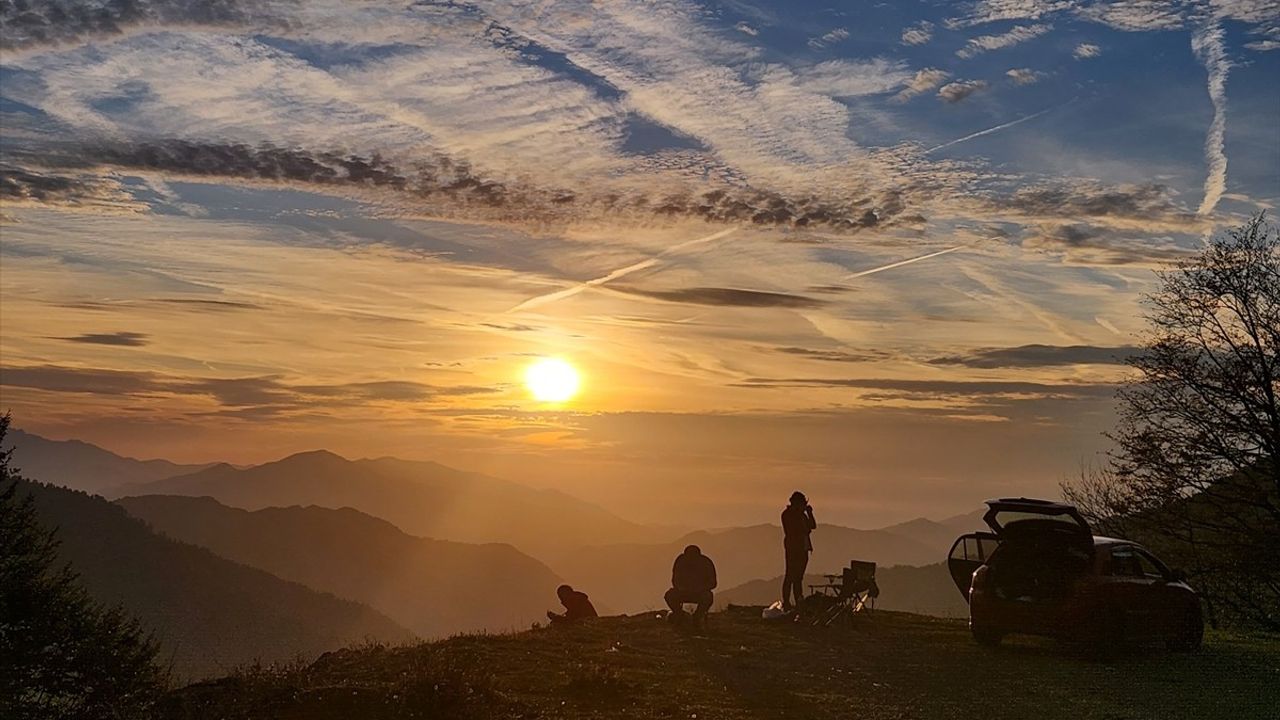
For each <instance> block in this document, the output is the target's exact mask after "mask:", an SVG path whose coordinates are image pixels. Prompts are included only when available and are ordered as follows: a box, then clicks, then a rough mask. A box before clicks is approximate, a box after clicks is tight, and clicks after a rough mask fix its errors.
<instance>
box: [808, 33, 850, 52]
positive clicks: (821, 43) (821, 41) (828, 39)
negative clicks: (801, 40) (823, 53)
mask: <svg viewBox="0 0 1280 720" xmlns="http://www.w3.org/2000/svg"><path fill="white" fill-rule="evenodd" d="M847 39H849V31H848V30H845V29H844V28H836V29H834V30H831V31H829V32H826V33H823V34H822V35H820V36H818V37H814V38H809V47H811V48H813V49H814V50H821V49H823V48H825V47H827V46H829V45H835V44H836V43H838V42H840V41H842V40H847Z"/></svg>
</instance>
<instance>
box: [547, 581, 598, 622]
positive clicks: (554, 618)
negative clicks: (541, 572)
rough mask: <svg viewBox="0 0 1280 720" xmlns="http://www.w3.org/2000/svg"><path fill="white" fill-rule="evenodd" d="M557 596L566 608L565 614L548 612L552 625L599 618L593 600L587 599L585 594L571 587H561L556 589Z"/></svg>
mask: <svg viewBox="0 0 1280 720" xmlns="http://www.w3.org/2000/svg"><path fill="white" fill-rule="evenodd" d="M556 596H557V597H559V598H560V604H561V605H563V606H564V612H563V613H557V612H552V611H550V610H548V611H547V619H548V620H550V621H551V622H552V623H565V622H574V621H577V620H582V619H585V618H593V617H599V616H598V615H597V614H596V607H595V606H594V605H592V604H591V598H589V597H587V594H586V593H584V592H579V591H577V590H574V589H573V588H571V587H569V586H568V585H561V586H560V587H558V588H556Z"/></svg>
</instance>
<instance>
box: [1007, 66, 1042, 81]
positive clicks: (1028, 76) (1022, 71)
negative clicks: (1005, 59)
mask: <svg viewBox="0 0 1280 720" xmlns="http://www.w3.org/2000/svg"><path fill="white" fill-rule="evenodd" d="M1004 74H1005V76H1007V77H1008V78H1009V79H1010V80H1011V81H1013V84H1015V85H1034V84H1036V83H1038V82H1040V78H1043V77H1044V73H1042V72H1038V71H1036V70H1032V69H1031V68H1012V69H1010V70H1006V71H1005V73H1004Z"/></svg>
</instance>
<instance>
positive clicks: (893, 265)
mask: <svg viewBox="0 0 1280 720" xmlns="http://www.w3.org/2000/svg"><path fill="white" fill-rule="evenodd" d="M963 248H964V245H957V246H955V247H951V248H947V249H946V250H938V251H937V252H931V253H929V254H927V255H920V256H917V257H913V258H907V259H906V260H899V261H898V262H895V263H889V264H888V265H881V266H880V267H876V268H871V269H870V270H861V271H859V272H856V273H853V274H852V275H846V276H845V279H846V280H852V279H854V278H860V277H862V276H864V275H874V274H875V273H878V272H883V271H885V270H892V269H894V268H896V267H902V266H903V265H910V264H911V263H916V262H920V261H921V260H928V259H929V258H931V257H938V256H939V255H946V254H947V253H953V252H955V251H957V250H961V249H963Z"/></svg>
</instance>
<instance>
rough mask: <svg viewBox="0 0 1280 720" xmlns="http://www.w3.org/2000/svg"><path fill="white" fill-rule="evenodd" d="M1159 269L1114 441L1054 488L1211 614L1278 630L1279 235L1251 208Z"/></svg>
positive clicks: (1121, 397) (1124, 390) (1121, 394)
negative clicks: (1142, 553)
mask: <svg viewBox="0 0 1280 720" xmlns="http://www.w3.org/2000/svg"><path fill="white" fill-rule="evenodd" d="M1159 279H1160V286H1159V289H1158V290H1157V291H1156V292H1155V293H1153V294H1152V295H1150V296H1149V297H1148V298H1147V303H1148V308H1149V310H1148V313H1147V315H1146V317H1147V320H1148V322H1149V323H1150V327H1151V329H1150V333H1149V336H1148V337H1147V338H1146V339H1145V341H1144V349H1143V352H1141V353H1139V354H1137V355H1136V356H1135V357H1134V358H1132V359H1131V360H1130V362H1129V364H1130V365H1131V366H1132V367H1133V368H1134V370H1136V373H1135V376H1134V378H1133V379H1132V380H1130V381H1129V382H1127V383H1126V385H1125V386H1124V387H1123V388H1122V389H1121V390H1120V392H1119V401H1120V419H1119V423H1118V425H1117V427H1116V429H1115V430H1114V431H1113V432H1112V433H1111V434H1110V437H1111V439H1112V440H1113V441H1114V442H1115V445H1116V449H1115V450H1114V451H1113V453H1112V454H1111V456H1110V458H1109V462H1108V463H1107V464H1106V465H1105V466H1104V467H1100V468H1097V469H1094V470H1090V471H1086V472H1085V473H1084V475H1083V477H1082V478H1081V479H1080V481H1078V482H1077V483H1074V484H1071V485H1067V486H1065V487H1064V493H1065V494H1066V496H1067V497H1068V499H1070V500H1072V501H1073V502H1075V503H1076V504H1077V505H1078V506H1080V507H1081V509H1082V510H1083V511H1084V512H1085V513H1086V514H1087V515H1089V516H1090V518H1091V520H1092V521H1093V522H1095V523H1097V524H1098V525H1099V527H1101V528H1102V529H1103V530H1104V531H1119V532H1124V533H1126V534H1128V535H1131V536H1132V535H1136V536H1137V537H1140V538H1143V539H1144V540H1146V541H1147V542H1149V543H1150V544H1152V545H1154V546H1156V547H1158V548H1159V549H1160V550H1161V551H1163V552H1165V553H1167V554H1169V555H1170V556H1172V557H1174V558H1176V559H1177V561H1179V562H1182V563H1184V564H1185V565H1186V566H1187V570H1188V571H1189V572H1190V574H1191V575H1192V577H1193V578H1194V579H1195V580H1196V582H1197V584H1198V585H1199V586H1200V588H1201V590H1202V591H1203V592H1204V593H1205V595H1206V597H1207V599H1208V600H1209V601H1210V602H1211V603H1212V605H1213V606H1214V608H1215V609H1216V610H1218V611H1219V612H1220V613H1221V614H1222V615H1224V616H1226V617H1228V618H1229V619H1243V620H1246V621H1248V622H1251V623H1255V624H1259V625H1261V626H1264V627H1268V628H1270V629H1273V630H1280V465H1278V464H1277V463H1276V451H1277V448H1280V238H1278V237H1277V232H1276V228H1275V227H1274V226H1272V225H1270V224H1269V223H1267V222H1266V220H1265V218H1264V216H1263V215H1262V214H1259V215H1256V216H1254V217H1253V218H1252V219H1251V220H1250V221H1249V222H1247V223H1245V224H1244V225H1242V226H1241V227H1239V228H1236V229H1233V230H1230V231H1228V232H1227V233H1225V234H1223V235H1220V236H1218V237H1216V238H1214V239H1213V240H1212V241H1211V242H1210V243H1208V244H1207V245H1206V246H1205V248H1204V249H1203V250H1202V251H1201V252H1200V253H1198V254H1197V255H1195V256H1194V257H1192V258H1189V259H1187V260H1184V261H1182V262H1180V263H1178V264H1176V265H1175V266H1174V267H1173V268H1171V269H1169V270H1167V271H1164V272H1161V273H1159Z"/></svg>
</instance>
